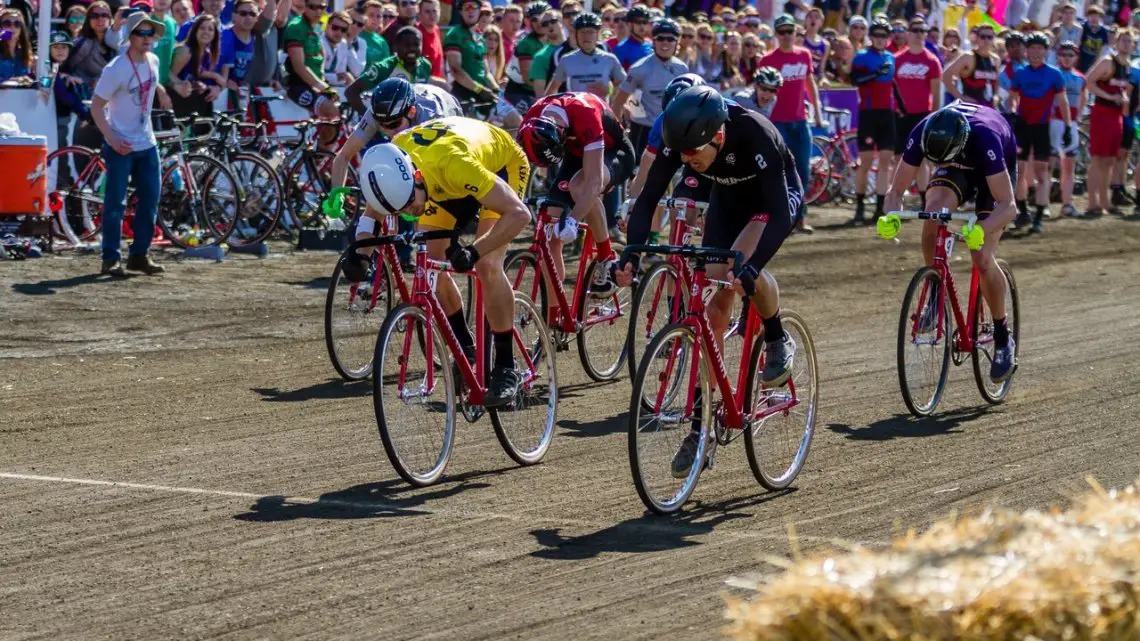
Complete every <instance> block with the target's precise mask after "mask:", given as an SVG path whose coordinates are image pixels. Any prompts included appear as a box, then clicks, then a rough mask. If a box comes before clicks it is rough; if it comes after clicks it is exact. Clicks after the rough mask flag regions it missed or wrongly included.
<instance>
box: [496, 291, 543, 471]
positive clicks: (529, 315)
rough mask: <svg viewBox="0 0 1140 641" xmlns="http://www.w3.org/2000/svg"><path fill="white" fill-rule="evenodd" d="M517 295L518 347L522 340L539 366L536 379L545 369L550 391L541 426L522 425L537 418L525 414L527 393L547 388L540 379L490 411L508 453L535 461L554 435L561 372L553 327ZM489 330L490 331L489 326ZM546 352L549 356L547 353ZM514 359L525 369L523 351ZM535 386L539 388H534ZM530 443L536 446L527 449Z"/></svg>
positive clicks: (522, 461)
mask: <svg viewBox="0 0 1140 641" xmlns="http://www.w3.org/2000/svg"><path fill="white" fill-rule="evenodd" d="M514 298H515V303H514V304H515V310H514V318H515V328H514V331H515V335H516V337H517V338H516V343H515V348H516V349H517V348H518V347H519V345H520V344H521V345H522V346H524V347H525V348H526V349H527V350H528V352H529V354H528V356H529V357H530V359H531V360H532V362H534V364H535V368H536V371H535V378H534V379H533V381H535V382H538V381H540V380H541V375H540V372H542V370H545V374H546V376H545V378H546V380H547V384H546V386H545V390H546V392H547V393H546V399H545V400H544V401H541V404H542V405H545V406H546V415H545V416H544V417H543V419H542V423H541V428H540V430H533V429H532V430H525V429H520V427H519V424H520V423H521V422H522V421H526V420H527V419H534V418H537V416H535V415H536V414H537V413H538V412H531V413H530V414H531V415H530V416H523V414H526V413H527V409H528V403H527V399H526V397H527V396H528V395H532V396H533V397H535V398H537V397H538V395H539V394H541V392H542V390H543V389H544V388H543V385H542V384H541V383H538V384H535V385H532V386H531V387H530V389H529V390H528V389H526V388H525V386H520V387H519V398H518V399H516V400H515V401H514V402H513V403H511V404H510V405H509V406H508V407H503V408H496V409H493V410H489V412H488V413H489V414H490V415H491V426H492V427H494V428H495V436H496V437H498V439H499V445H501V446H502V447H503V451H504V452H506V453H507V456H509V457H511V460H513V461H514V462H515V463H518V464H519V465H534V464H536V463H539V462H541V461H542V459H543V458H544V457H545V456H546V452H547V451H548V450H549V449H550V443H551V441H552V440H553V438H554V426H555V424H556V422H557V418H558V373H557V369H556V368H555V366H554V341H553V340H552V339H551V338H550V331H549V330H548V329H547V328H546V323H545V322H543V319H542V316H541V313H542V312H541V311H540V310H539V309H538V308H537V307H535V305H534V303H533V302H531V300H530V299H529V298H528V297H527V296H526V295H525V294H523V293H522V292H515V294H514ZM520 326H521V327H520ZM526 328H533V329H534V330H535V336H534V337H533V338H532V337H530V336H529V332H526V331H525V330H526ZM488 333H490V332H489V328H488ZM524 334H525V335H524ZM488 338H490V337H488ZM544 355H548V356H546V357H544ZM515 363H516V368H523V369H525V361H523V360H522V357H521V355H516V356H515ZM534 390H538V391H537V392H535V391H534ZM532 392H533V394H532ZM529 407H530V408H533V409H535V410H538V411H541V407H540V406H539V404H533V405H529ZM519 419H521V421H520V420H519ZM529 445H533V446H532V447H529V449H528V446H529Z"/></svg>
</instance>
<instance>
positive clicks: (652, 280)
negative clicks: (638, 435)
mask: <svg viewBox="0 0 1140 641" xmlns="http://www.w3.org/2000/svg"><path fill="white" fill-rule="evenodd" d="M669 278H672V279H673V280H672V282H673V283H674V286H675V284H676V283H677V282H678V280H679V279H680V276H679V275H678V273H677V268H676V267H675V266H673V265H672V264H671V263H669V262H659V263H657V264H656V265H654V266H652V267H650V268H649V269H648V270H647V271H646V272H645V275H644V276H642V277H641V278H640V280H639V281H638V282H637V289H636V291H635V292H634V294H633V304H632V305H630V310H629V336H628V338H627V339H626V345H627V346H628V347H627V348H626V349H628V350H629V356H628V358H627V361H628V363H629V380H630V382H631V383H632V382H633V378H634V377H635V376H637V368H638V365H639V364H640V359H641V356H642V354H644V353H645V350H646V349H647V348H648V346H649V343H650V342H652V340H653V337H654V336H655V335H656V332H653V331H652V329H651V327H652V323H653V322H654V321H655V320H657V316H658V315H661V316H664V319H665V324H664V326H666V327H667V326H669V325H672V324H673V323H678V322H680V321H681V316H682V315H683V313H684V307H685V303H687V302H688V296H687V295H686V294H687V292H685V291H684V288H676V287H674V292H677V291H680V292H681V295H682V299H683V300H682V301H681V302H680V303H677V306H678V310H676V311H677V312H679V313H674V311H675V310H673V309H672V306H670V305H669V298H670V297H669V295H668V294H667V293H666V292H667V289H666V288H669V287H671V286H670V285H668V284H667V279H669ZM651 288H652V289H651ZM674 295H675V294H674ZM647 299H648V300H647ZM663 299H664V302H665V304H666V308H665V309H664V310H663V311H664V312H666V313H664V314H658V309H659V307H658V306H659V305H660V303H661V302H662V300H663ZM650 305H652V307H650ZM649 313H652V314H653V318H652V319H648V318H647V319H646V321H644V322H641V321H640V319H641V318H642V315H643V314H644V315H646V316H648V314H649ZM643 330H644V331H643ZM659 331H660V329H659V330H658V332H659ZM643 336H644V338H642V337H643Z"/></svg>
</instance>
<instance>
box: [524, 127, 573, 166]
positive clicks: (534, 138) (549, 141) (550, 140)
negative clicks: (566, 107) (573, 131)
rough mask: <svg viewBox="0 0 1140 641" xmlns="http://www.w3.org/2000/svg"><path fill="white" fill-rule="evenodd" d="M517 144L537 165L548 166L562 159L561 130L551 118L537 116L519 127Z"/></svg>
mask: <svg viewBox="0 0 1140 641" xmlns="http://www.w3.org/2000/svg"><path fill="white" fill-rule="evenodd" d="M518 141H519V145H521V146H522V148H523V151H524V152H526V156H527V158H529V159H530V161H531V162H532V163H534V164H535V165H537V166H539V167H549V166H550V165H553V164H554V163H557V162H561V161H562V155H563V146H562V130H560V129H559V128H558V125H557V124H555V123H554V121H553V120H551V119H549V118H545V117H542V116H539V117H537V118H531V119H529V120H527V121H526V122H524V123H523V124H522V126H521V127H519V133H518Z"/></svg>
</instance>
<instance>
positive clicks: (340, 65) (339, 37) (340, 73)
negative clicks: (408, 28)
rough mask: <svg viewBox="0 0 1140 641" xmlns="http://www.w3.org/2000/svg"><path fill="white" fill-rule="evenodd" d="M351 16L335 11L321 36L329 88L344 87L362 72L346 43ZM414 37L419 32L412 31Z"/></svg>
mask: <svg viewBox="0 0 1140 641" xmlns="http://www.w3.org/2000/svg"><path fill="white" fill-rule="evenodd" d="M351 25H352V16H350V15H348V12H347V11H337V12H336V13H334V14H332V15H330V16H329V21H328V23H326V24H325V31H324V35H323V36H321V48H322V53H323V54H324V57H325V82H327V83H328V84H329V86H330V87H346V86H348V85H350V84H352V82H353V81H354V80H356V79H357V78H358V77H360V74H361V73H363V72H364V64H363V63H362V62H361V61H360V60H358V59H357V58H356V56H355V55H354V54H353V52H352V49H350V48H349V46H348V42H347V36H348V29H349V27H350V26H351ZM412 31H414V32H415V34H416V37H417V38H418V37H419V32H418V31H415V29H413V30H412Z"/></svg>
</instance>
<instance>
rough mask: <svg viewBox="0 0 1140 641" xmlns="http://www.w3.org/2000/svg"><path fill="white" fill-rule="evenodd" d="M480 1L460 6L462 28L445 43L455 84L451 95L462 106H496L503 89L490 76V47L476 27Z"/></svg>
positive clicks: (454, 30) (471, 0) (470, 0)
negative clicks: (471, 104) (475, 104)
mask: <svg viewBox="0 0 1140 641" xmlns="http://www.w3.org/2000/svg"><path fill="white" fill-rule="evenodd" d="M480 9H481V4H480V3H479V2H478V0H462V2H461V3H460V4H459V19H460V24H459V25H457V26H454V27H452V28H451V30H450V31H448V32H447V36H445V37H444V40H443V52H444V55H445V56H446V57H447V66H448V68H449V69H450V70H451V75H452V78H454V83H453V84H452V88H451V91H452V93H454V94H455V97H456V98H458V99H459V101H460V102H461V103H462V102H464V101H474V102H480V103H486V102H495V100H496V97H497V96H496V94H498V92H499V85H498V84H496V83H495V79H494V78H493V77H491V74H489V73H488V72H487V60H486V58H485V56H486V55H487V45H486V43H484V42H483V35H482V34H480V33H479V32H478V31H477V30H476V29H475V26H476V25H477V24H478V22H479V11H480Z"/></svg>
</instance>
